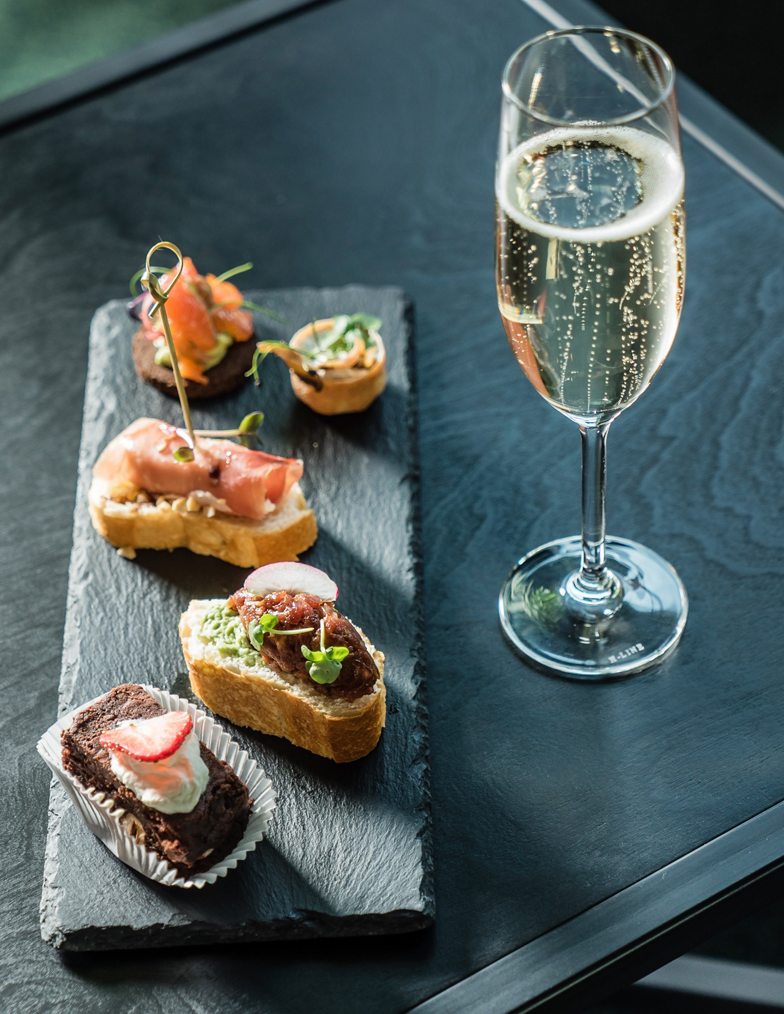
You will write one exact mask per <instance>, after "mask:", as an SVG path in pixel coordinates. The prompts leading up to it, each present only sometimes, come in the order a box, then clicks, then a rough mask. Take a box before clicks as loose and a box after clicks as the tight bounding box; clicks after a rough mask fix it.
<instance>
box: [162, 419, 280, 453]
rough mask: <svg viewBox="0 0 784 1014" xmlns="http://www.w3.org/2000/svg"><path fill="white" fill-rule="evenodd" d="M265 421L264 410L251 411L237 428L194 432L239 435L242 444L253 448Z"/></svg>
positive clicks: (204, 434) (222, 435) (205, 434)
mask: <svg viewBox="0 0 784 1014" xmlns="http://www.w3.org/2000/svg"><path fill="white" fill-rule="evenodd" d="M263 422H264V413H263V412H251V413H250V414H249V415H246V416H245V418H244V419H243V420H242V422H241V423H240V424H239V426H238V427H237V429H236V430H194V431H193V433H194V435H195V436H197V437H239V440H240V443H241V444H244V446H245V447H250V448H251V449H253V447H254V445H255V443H256V440H257V439H258V435H259V429H260V428H261V424H262V423H263ZM178 460H179V459H178ZM183 460H187V461H191V460H192V459H191V458H187V459H185V458H184V459H183Z"/></svg>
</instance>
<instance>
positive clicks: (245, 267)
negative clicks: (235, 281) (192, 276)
mask: <svg viewBox="0 0 784 1014" xmlns="http://www.w3.org/2000/svg"><path fill="white" fill-rule="evenodd" d="M252 267H253V261H247V262H246V263H245V264H239V265H238V266H237V267H236V268H229V270H228V271H224V272H223V274H222V275H218V277H217V278H216V279H215V281H216V282H227V281H228V280H229V279H230V278H233V277H234V276H235V275H241V274H242V272H243V271H250V269H251V268H252Z"/></svg>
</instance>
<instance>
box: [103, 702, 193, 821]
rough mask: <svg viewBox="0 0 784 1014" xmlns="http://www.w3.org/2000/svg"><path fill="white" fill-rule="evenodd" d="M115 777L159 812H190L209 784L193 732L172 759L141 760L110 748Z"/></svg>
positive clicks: (142, 721)
mask: <svg viewBox="0 0 784 1014" xmlns="http://www.w3.org/2000/svg"><path fill="white" fill-rule="evenodd" d="M151 721H154V719H149V718H147V719H137V720H135V721H130V722H121V723H120V725H119V726H118V728H120V729H123V728H128V727H130V726H134V727H137V728H138V727H140V726H144V725H146V724H147V723H148V722H151ZM109 758H110V759H109V763H110V765H111V769H112V771H113V772H114V775H115V776H116V777H117V778H118V779H119V780H120V781H121V782H122V784H123V785H124V786H125V787H126V788H128V789H130V790H131V792H132V793H133V794H134V795H135V796H136V798H137V799H138V800H139V801H140V802H142V803H144V804H145V805H146V806H151V807H152V808H153V809H155V810H160V812H161V813H190V812H191V810H193V809H194V808H195V806H196V804H197V803H198V801H199V799H200V798H201V794H202V792H204V790H205V788H206V787H207V782H208V781H209V777H210V774H209V770H208V769H207V765H206V764H205V763H204V761H203V760H202V759H201V752H200V749H199V737H198V736H197V735H196V732H195V730H192V731H191V732H189V733H188V735H187V736H186V737H185V739H184V740H183V743H182V746H180V747H179V748H178V749H177V750H176V751H175V752H174V753H173V754H171V756H169V757H165V758H163V759H162V760H156V761H143V760H136V759H135V758H134V757H130V756H129V755H128V754H127V753H124V752H122V751H120V750H113V749H111V748H109Z"/></svg>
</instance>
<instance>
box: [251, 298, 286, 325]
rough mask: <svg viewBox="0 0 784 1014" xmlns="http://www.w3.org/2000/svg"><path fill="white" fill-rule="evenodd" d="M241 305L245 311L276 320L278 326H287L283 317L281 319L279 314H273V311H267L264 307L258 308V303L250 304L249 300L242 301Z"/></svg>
mask: <svg viewBox="0 0 784 1014" xmlns="http://www.w3.org/2000/svg"><path fill="white" fill-rule="evenodd" d="M242 305H243V306H244V307H245V309H246V310H255V311H256V313H263V314H265V315H266V316H267V317H272V319H273V320H276V321H277V322H278V323H279V324H288V321H287V320H286V318H285V317H281V315H280V314H279V313H275V311H274V310H268V309H267V307H266V306H259V304H258V303H252V302H251V301H250V300H249V299H243V301H242Z"/></svg>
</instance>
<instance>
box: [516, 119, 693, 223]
mask: <svg viewBox="0 0 784 1014" xmlns="http://www.w3.org/2000/svg"><path fill="white" fill-rule="evenodd" d="M589 148H594V149H602V148H605V149H609V150H610V151H613V150H614V151H617V152H618V153H620V155H622V156H623V155H625V156H626V157H627V158H628V159H632V160H633V164H634V167H635V169H636V173H637V182H638V186H639V193H638V196H637V200H636V203H634V204H633V206H632V207H629V208H625V209H624V208H619V209H618V210H619V212H620V213H619V215H618V217H614V218H613V219H612V220H611V221H607V222H603V223H601V224H589V225H588V226H587V227H583V228H573V227H569V226H567V225H563V224H560V223H558V222H555V223H554V222H552V221H542V219H541V218H540V217H538V216H537V215H536V214H535V213H534V212H533V210H532V205H533V204H535V200H534V198H535V194H532V193H531V191H530V189H529V188H528V187H527V186H526V178H530V177H531V166H532V165H533V164H535V162H536V160H537V158H538V159H539V160H540V161H542V162H543V163H544V164H545V165H546V163H547V161H548V159H549V157H550V156H551V155H553V154H557V153H558V150H559V149H560V150H562V151H564V152H575V153H579V151H580V150H583V151H584V150H586V149H589ZM683 184H684V176H683V165H682V163H681V160H680V158H679V156H678V154H677V153H676V152H675V150H674V149H673V148H672V146H671V145H670V144H668V143H667V141H665V140H664V139H662V138H658V137H654V136H653V135H652V134H648V133H646V132H645V131H642V130H637V129H636V128H634V127H590V126H585V127H581V126H574V127H556V128H553V129H552V130H548V131H546V132H545V133H542V134H536V135H535V136H534V137H531V138H529V139H528V140H527V141H524V142H523V143H522V144H520V145H518V147H517V148H515V149H514V150H513V151H512V152H510V154H509V155H507V157H506V158H505V159H504V160H503V162H502V163H501V165H500V166H499V168H498V173H497V177H496V196H497V199H498V203H499V204H500V205H501V208H502V209H503V210H504V211H505V212H506V214H507V215H509V216H510V217H511V218H513V219H514V220H515V221H516V222H517V223H518V224H519V225H520V226H522V227H523V228H524V229H528V230H530V231H531V232H534V233H538V234H539V235H540V236H546V237H548V238H553V239H559V240H564V241H568V242H572V243H606V242H613V241H617V240H625V239H631V238H632V237H634V236H640V235H641V234H643V233H646V232H648V231H649V230H650V229H652V228H653V227H654V226H655V225H657V224H658V223H659V222H661V221H662V219H663V218H665V217H666V216H667V215H668V214H669V213H670V212H671V211H672V210H673V208H674V207H675V205H676V204H677V203H678V202H679V201H680V200H681V198H682V196H683ZM559 196H563V195H559Z"/></svg>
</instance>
